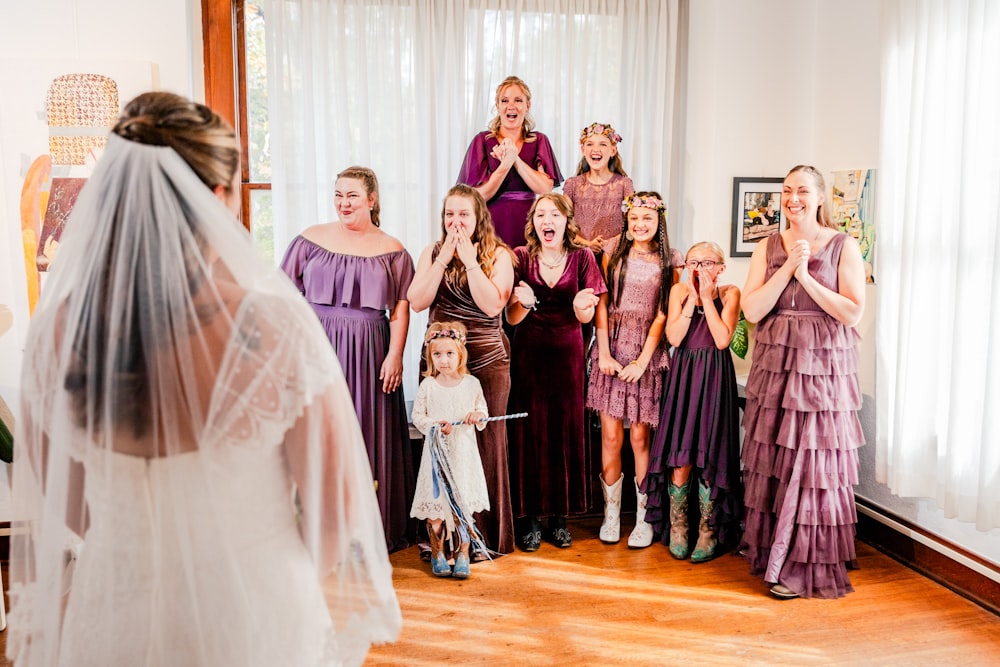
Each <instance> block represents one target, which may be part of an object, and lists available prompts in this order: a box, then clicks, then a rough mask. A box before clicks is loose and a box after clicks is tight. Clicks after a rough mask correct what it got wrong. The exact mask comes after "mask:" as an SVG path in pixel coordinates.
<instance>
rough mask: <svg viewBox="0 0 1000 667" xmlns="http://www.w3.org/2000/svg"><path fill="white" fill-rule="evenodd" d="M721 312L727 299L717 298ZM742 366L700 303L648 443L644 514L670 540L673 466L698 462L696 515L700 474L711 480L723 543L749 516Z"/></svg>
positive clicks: (714, 519) (734, 537)
mask: <svg viewBox="0 0 1000 667" xmlns="http://www.w3.org/2000/svg"><path fill="white" fill-rule="evenodd" d="M715 308H716V311H717V312H720V313H721V312H722V299H720V298H716V299H715ZM737 401H738V392H737V387H736V370H735V369H734V368H733V357H732V353H731V352H730V351H729V348H728V347H727V348H725V349H722V350H720V349H719V348H717V347H716V346H715V339H713V338H712V332H711V330H710V329H709V328H708V321H707V320H706V319H705V312H704V310H702V309H701V308H697V309H696V310H695V312H694V314H693V315H692V317H691V324H690V325H689V326H688V332H687V334H686V335H685V336H684V340H683V341H681V344H680V345H679V346H678V347H677V348H675V349H674V355H673V359H671V362H670V371H669V372H668V373H667V378H666V382H665V383H664V392H663V416H662V417H661V418H660V427H659V428H658V429H657V430H656V434H655V435H654V437H653V445H652V447H651V448H650V455H649V472H648V473H647V474H646V483H645V489H646V493H647V494H649V498H648V499H647V504H646V520H647V521H648V522H649V523H651V524H653V530H654V531H655V532H656V533H657V534H660V535H662V540H663V543H664V544H669V543H670V534H669V529H670V516H669V510H668V508H669V506H670V499H669V498H668V496H667V484H668V483H669V482H670V475H671V470H672V469H673V468H679V467H682V466H688V465H689V466H692V467H693V468H694V471H693V474H692V476H691V486H690V487H689V494H690V497H689V498H690V499H689V504H690V507H692V508H695V509H694V510H693V511H692V512H691V513H690V514H691V516H692V519H694V518H696V517H697V516H700V515H699V514H698V511H697V509H696V508H697V506H698V479H699V478H700V479H703V480H705V481H706V482H708V485H709V487H710V488H711V497H712V500H713V501H714V502H715V507H714V509H713V512H712V516H711V518H710V520H709V523H710V524H711V526H712V528H713V529H714V530H715V533H716V538H717V539H718V540H719V544H720V545H723V546H735V543H736V542H737V541H738V540H739V537H740V519H741V518H742V517H743V487H742V486H741V485H740V426H739V424H740V421H739V420H740V413H739V405H738V404H737Z"/></svg>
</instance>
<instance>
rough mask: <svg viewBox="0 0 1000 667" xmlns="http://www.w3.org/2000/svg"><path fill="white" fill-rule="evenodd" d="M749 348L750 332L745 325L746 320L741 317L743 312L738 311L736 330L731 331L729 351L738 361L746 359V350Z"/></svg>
mask: <svg viewBox="0 0 1000 667" xmlns="http://www.w3.org/2000/svg"><path fill="white" fill-rule="evenodd" d="M749 347H750V332H749V327H748V325H747V318H745V317H744V316H743V311H742V310H741V311H740V319H739V321H738V322H737V323H736V328H735V329H733V339H732V340H731V341H729V349H730V350H732V351H733V354H735V355H736V356H737V357H739V358H740V359H746V358H747V350H748V349H749Z"/></svg>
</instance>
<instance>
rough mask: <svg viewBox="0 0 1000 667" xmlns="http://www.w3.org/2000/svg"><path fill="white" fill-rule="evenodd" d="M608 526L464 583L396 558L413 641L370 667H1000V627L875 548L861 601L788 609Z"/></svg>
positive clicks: (725, 561)
mask: <svg viewBox="0 0 1000 667" xmlns="http://www.w3.org/2000/svg"><path fill="white" fill-rule="evenodd" d="M598 525H599V520H597V519H585V520H580V521H576V522H573V521H571V522H570V528H571V529H572V532H573V537H574V544H573V546H572V547H571V548H569V549H565V550H560V549H556V548H555V547H553V546H551V545H549V544H545V543H543V545H542V548H541V549H540V550H539V551H537V552H535V553H533V554H527V553H522V552H518V553H515V554H510V555H507V556H504V557H502V558H499V559H497V560H496V561H494V562H486V563H477V564H474V565H473V572H472V577H471V578H470V579H468V580H466V581H458V580H452V579H442V580H439V579H435V578H433V577H432V576H431V574H430V567H429V565H428V564H427V563H424V562H421V561H420V559H419V556H418V554H417V550H416V549H415V548H411V549H407V550H404V551H401V552H397V553H395V554H393V555H392V557H391V558H392V562H393V565H394V567H395V571H394V578H395V583H396V592H397V595H398V597H399V602H400V605H401V607H402V610H403V632H402V634H401V636H400V638H399V641H398V642H396V643H395V644H392V645H389V646H381V647H377V648H375V649H373V650H372V652H371V653H370V654H369V658H368V661H367V663H366V664H370V665H446V664H447V665H526V664H530V665H567V664H576V665H607V664H634V665H735V664H738V665H776V664H778V665H1000V618H998V617H997V616H995V615H994V614H992V613H990V612H988V611H986V610H984V609H982V608H981V607H978V606H976V605H975V604H973V603H972V602H969V601H967V600H965V599H964V598H962V597H960V596H958V595H956V594H954V593H952V592H951V591H949V590H948V589H946V588H944V587H942V586H939V585H938V584H936V583H934V582H932V581H931V580H929V579H927V578H925V577H923V576H921V575H919V574H917V573H916V572H914V571H912V570H910V569H908V568H906V567H904V566H903V565H901V564H899V563H898V562H896V561H895V560H892V559H891V558H889V557H888V556H885V555H883V554H881V553H880V552H878V551H876V550H874V549H873V548H871V547H869V546H868V545H865V544H862V543H859V544H858V560H859V564H860V569H859V570H855V571H853V572H851V581H852V583H853V584H854V587H855V592H854V593H851V594H850V595H848V596H846V597H844V598H841V599H839V600H801V599H799V600H787V601H780V600H775V599H772V598H771V597H770V596H769V595H768V594H767V589H766V588H765V586H764V585H763V583H762V582H761V581H760V580H759V579H757V578H754V577H751V576H750V575H749V574H748V572H747V567H746V564H745V562H744V561H743V559H741V558H738V557H736V556H733V555H729V554H727V555H724V556H721V557H719V558H717V559H716V560H714V561H711V562H709V563H704V564H701V565H692V564H691V563H690V562H689V561H676V560H674V559H673V558H672V557H671V556H670V554H669V553H668V552H667V550H666V547H663V546H661V545H658V544H654V545H653V546H652V547H650V548H648V549H641V550H630V549H628V547H627V546H626V544H625V540H624V539H623V540H622V541H621V542H620V543H619V544H617V545H611V546H609V545H604V544H602V543H601V542H600V541H599V540H598V539H597V528H598ZM627 528H630V526H629V525H628V524H627V523H623V534H624V536H627Z"/></svg>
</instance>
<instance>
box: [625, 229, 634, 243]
mask: <svg viewBox="0 0 1000 667" xmlns="http://www.w3.org/2000/svg"><path fill="white" fill-rule="evenodd" d="M625 238H626V239H628V240H629V241H634V240H635V237H634V236H632V230H631V229H627V230H625Z"/></svg>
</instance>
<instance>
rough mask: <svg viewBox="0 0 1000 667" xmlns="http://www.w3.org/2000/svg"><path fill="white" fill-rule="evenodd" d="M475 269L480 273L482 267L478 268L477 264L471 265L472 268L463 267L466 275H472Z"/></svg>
mask: <svg viewBox="0 0 1000 667" xmlns="http://www.w3.org/2000/svg"><path fill="white" fill-rule="evenodd" d="M476 269H479V270H480V271H482V270H483V267H481V266H479V265H478V264H473V265H472V266H467V267H465V271H466V273H472V272H473V271H475V270H476Z"/></svg>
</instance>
